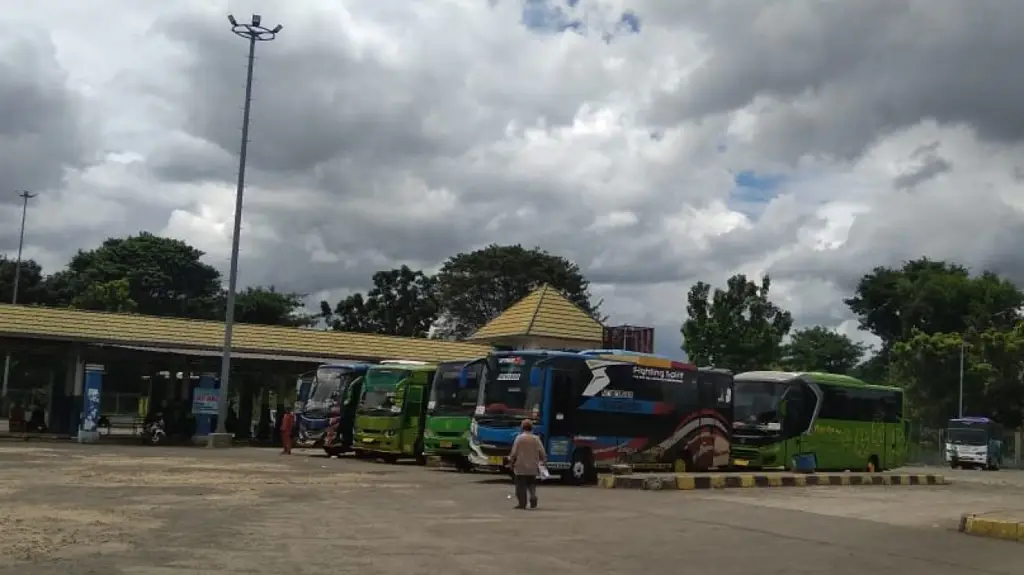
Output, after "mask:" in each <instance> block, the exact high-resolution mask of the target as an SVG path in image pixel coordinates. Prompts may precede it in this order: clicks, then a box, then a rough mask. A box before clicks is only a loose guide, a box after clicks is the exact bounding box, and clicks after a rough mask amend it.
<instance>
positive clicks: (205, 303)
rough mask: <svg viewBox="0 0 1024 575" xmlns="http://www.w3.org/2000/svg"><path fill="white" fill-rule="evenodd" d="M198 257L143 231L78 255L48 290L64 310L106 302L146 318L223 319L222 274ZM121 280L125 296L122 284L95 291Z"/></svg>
mask: <svg viewBox="0 0 1024 575" xmlns="http://www.w3.org/2000/svg"><path fill="white" fill-rule="evenodd" d="M202 256H203V252H201V251H199V250H197V249H196V248H194V247H192V246H190V245H188V244H186V243H185V242H183V241H180V240H175V239H171V238H163V237H159V236H155V235H153V234H149V233H146V232H143V233H140V234H139V235H137V236H129V237H127V238H110V239H108V240H106V241H105V242H103V244H102V245H100V246H99V247H98V248H95V249H92V250H88V251H85V250H79V251H78V253H77V254H75V255H74V257H72V258H71V262H70V263H69V264H68V266H67V269H66V270H64V271H61V272H58V273H57V274H55V277H54V278H53V280H52V285H53V289H54V291H55V292H56V300H57V303H59V304H63V305H75V302H78V303H88V305H89V306H90V307H89V309H97V306H100V305H101V304H102V302H107V303H108V304H110V305H111V306H112V307H114V308H122V307H123V306H127V307H128V308H131V309H132V311H137V312H139V313H143V314H147V315H157V316H173V317H186V318H202V319H214V318H217V317H221V316H222V314H223V311H222V310H223V306H220V309H219V310H218V303H219V302H220V297H221V285H220V273H219V272H218V271H217V270H216V268H214V267H213V266H211V265H209V264H206V263H204V262H203V261H202V259H201V258H202ZM121 280H123V281H125V282H127V290H126V291H125V292H124V293H119V290H120V288H121V287H123V286H122V285H121V284H117V285H113V284H111V285H108V286H107V287H104V288H97V287H96V286H101V285H103V284H109V283H110V282H118V281H121ZM114 288H116V289H114ZM97 290H99V291H97ZM112 290H113V291H112ZM101 292H102V293H101ZM115 293H119V295H118V296H117V297H116V298H114V294H115ZM122 296H123V297H122ZM111 298H114V299H111ZM128 300H130V301H131V302H133V303H128ZM102 309H105V310H106V311H119V309H111V307H103V308H102Z"/></svg>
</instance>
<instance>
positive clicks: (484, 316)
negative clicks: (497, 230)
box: [436, 244, 602, 339]
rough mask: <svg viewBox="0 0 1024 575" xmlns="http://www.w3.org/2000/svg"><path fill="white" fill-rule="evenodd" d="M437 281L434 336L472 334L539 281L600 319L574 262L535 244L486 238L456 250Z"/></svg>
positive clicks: (528, 292) (597, 309)
mask: <svg viewBox="0 0 1024 575" xmlns="http://www.w3.org/2000/svg"><path fill="white" fill-rule="evenodd" d="M436 281H437V300H438V322H437V332H438V336H439V337H445V338H451V339H462V338H465V337H467V336H469V335H471V334H472V333H473V332H475V331H476V330H478V329H480V328H481V327H483V325H484V324H486V323H487V322H489V321H490V320H492V319H494V318H495V317H497V316H498V315H499V314H501V313H502V312H504V311H505V310H506V309H508V307H509V306H511V305H512V304H514V303H516V302H517V301H519V300H521V299H523V298H524V297H526V296H527V295H529V294H530V292H532V291H533V290H535V289H537V288H538V287H540V286H541V285H544V284H548V285H550V286H551V287H553V288H555V289H557V290H559V291H560V292H561V293H562V294H563V295H564V296H565V297H566V298H567V299H568V300H569V301H571V302H572V303H574V304H576V305H578V306H579V307H580V308H581V309H583V310H584V311H586V312H587V313H589V314H591V315H592V316H594V317H596V318H597V319H599V320H600V319H602V318H600V317H598V314H599V308H600V302H598V303H596V304H595V303H594V302H592V301H591V296H590V282H589V281H588V280H587V278H586V277H584V275H583V272H582V271H580V268H579V266H577V265H576V264H575V263H573V262H571V261H569V260H567V259H565V258H563V257H560V256H557V255H553V254H550V253H548V252H546V251H544V250H542V249H540V248H532V249H526V248H524V247H523V246H521V245H518V244H517V245H509V246H502V245H497V244H491V245H489V246H487V247H485V248H482V249H479V250H476V251H473V252H465V253H459V254H456V255H454V256H452V257H450V258H448V260H447V261H446V262H445V263H444V265H443V266H441V270H440V271H439V272H438V274H437V276H436Z"/></svg>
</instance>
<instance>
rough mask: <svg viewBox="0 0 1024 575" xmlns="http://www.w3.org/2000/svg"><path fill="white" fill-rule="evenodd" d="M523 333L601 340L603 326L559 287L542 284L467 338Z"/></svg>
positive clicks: (518, 335)
mask: <svg viewBox="0 0 1024 575" xmlns="http://www.w3.org/2000/svg"><path fill="white" fill-rule="evenodd" d="M522 336H534V337H550V338H557V339H566V340H575V341H591V342H597V343H600V342H602V341H604V328H603V327H602V326H601V324H600V323H599V322H598V321H597V320H595V319H594V318H592V317H590V316H589V315H587V312H585V311H583V310H582V309H580V308H579V307H578V306H576V304H574V303H572V302H570V301H569V300H567V299H566V298H565V296H563V295H562V294H561V293H559V292H558V290H556V289H555V288H553V287H551V286H549V285H543V286H541V287H539V288H537V289H536V290H534V291H533V292H532V293H530V295H528V296H526V297H524V298H523V299H521V300H519V301H518V302H516V303H515V304H513V305H512V307H510V308H508V309H507V310H505V313H503V314H501V315H499V316H498V317H496V318H494V319H492V320H491V321H490V322H488V323H487V325H485V326H483V327H482V328H480V329H479V330H477V332H476V333H474V334H473V335H472V336H471V337H470V338H469V339H470V340H471V341H472V340H483V339H494V338H498V337H522Z"/></svg>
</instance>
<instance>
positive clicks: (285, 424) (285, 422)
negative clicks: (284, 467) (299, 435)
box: [281, 407, 295, 455]
mask: <svg viewBox="0 0 1024 575" xmlns="http://www.w3.org/2000/svg"><path fill="white" fill-rule="evenodd" d="M294 427H295V414H294V413H292V408H290V407H286V408H284V415H283V416H282V417H281V445H282V446H283V447H284V450H282V451H281V455H291V454H292V428H294Z"/></svg>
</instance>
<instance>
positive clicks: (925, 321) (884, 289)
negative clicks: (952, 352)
mask: <svg viewBox="0 0 1024 575" xmlns="http://www.w3.org/2000/svg"><path fill="white" fill-rule="evenodd" d="M844 301H845V303H846V304H847V306H849V308H850V311H852V312H853V313H854V314H855V315H856V316H857V317H858V319H859V320H860V327H861V329H864V330H866V331H869V332H871V333H873V334H875V335H876V336H878V337H879V339H881V340H882V350H881V353H882V354H883V357H886V356H887V355H888V353H889V350H890V349H891V348H892V346H893V345H895V344H896V343H897V342H899V341H903V340H906V339H909V338H910V337H912V336H913V334H914V333H917V332H920V333H925V334H937V333H963V332H964V331H966V330H967V329H968V328H971V329H975V330H984V329H986V328H988V327H997V328H1003V329H1006V328H1011V327H1012V326H1013V325H1014V324H1015V323H1016V321H1017V320H1018V319H1019V318H1020V314H1019V310H1020V309H1021V306H1022V305H1024V294H1022V293H1021V291H1020V290H1019V289H1018V288H1017V287H1016V286H1015V285H1013V283H1012V282H1010V281H1009V280H1007V279H1004V278H1001V277H999V276H998V275H996V274H993V273H989V272H985V273H983V274H981V275H979V276H973V277H972V276H971V275H970V273H969V272H968V271H967V269H966V268H964V267H963V266H960V265H957V264H953V263H949V262H943V261H933V260H930V259H928V258H921V259H917V260H913V261H908V262H906V263H904V264H903V266H902V267H901V268H899V269H894V268H888V267H877V268H875V269H874V270H872V271H871V272H870V273H868V274H865V275H864V277H862V278H861V280H860V281H859V282H858V284H857V287H856V290H855V292H854V295H853V297H851V298H849V299H846V300H844Z"/></svg>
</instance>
